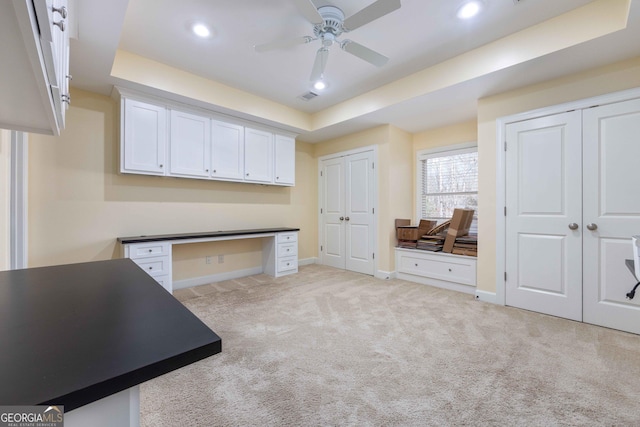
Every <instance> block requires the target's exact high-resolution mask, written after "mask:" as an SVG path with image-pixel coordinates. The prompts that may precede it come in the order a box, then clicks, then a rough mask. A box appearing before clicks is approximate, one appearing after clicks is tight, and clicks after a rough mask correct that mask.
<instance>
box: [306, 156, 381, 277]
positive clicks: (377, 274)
mask: <svg viewBox="0 0 640 427" xmlns="http://www.w3.org/2000/svg"><path fill="white" fill-rule="evenodd" d="M367 151H372V152H373V162H374V165H376V167H375V172H376V173H374V174H373V207H374V211H375V212H376V214H375V215H373V230H374V232H373V251H374V253H379V251H378V215H379V214H378V213H379V212H380V210H379V209H378V171H379V164H378V146H377V145H367V146H365V147H360V148H355V149H352V150H347V151H341V152H338V153H332V154H327V155H324V156H321V157H318V169H317V171H316V173H317V175H316V176H317V177H318V211H317V212H318V248H317V250H318V257H317V260H318V264H323V262H324V260H323V255H322V250H321V246H322V213H321V212H320V209H321V206H322V196H323V191H324V189H323V187H322V179H321V177H320V172H321V171H322V162H323V161H325V160H330V159H336V158H339V157H346V156H350V155H352V154H360V153H365V152H367ZM378 258H379V257H375V258H374V259H373V275H374V277H377V278H383V279H388V278H389V273H388V272H382V271H378Z"/></svg>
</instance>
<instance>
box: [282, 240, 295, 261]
mask: <svg viewBox="0 0 640 427" xmlns="http://www.w3.org/2000/svg"><path fill="white" fill-rule="evenodd" d="M290 256H298V243H297V242H296V243H278V258H282V257H290Z"/></svg>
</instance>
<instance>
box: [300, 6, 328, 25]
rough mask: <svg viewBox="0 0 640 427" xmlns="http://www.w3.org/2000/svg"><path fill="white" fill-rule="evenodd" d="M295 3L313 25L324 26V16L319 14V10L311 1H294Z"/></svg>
mask: <svg viewBox="0 0 640 427" xmlns="http://www.w3.org/2000/svg"><path fill="white" fill-rule="evenodd" d="M293 2H294V3H295V4H296V6H297V7H298V10H300V13H302V16H304V17H305V19H306V20H307V21H309V22H311V23H312V24H314V25H315V24H322V22H323V21H324V19H322V15H320V12H318V8H316V6H315V5H314V4H313V3H312V2H311V0H293Z"/></svg>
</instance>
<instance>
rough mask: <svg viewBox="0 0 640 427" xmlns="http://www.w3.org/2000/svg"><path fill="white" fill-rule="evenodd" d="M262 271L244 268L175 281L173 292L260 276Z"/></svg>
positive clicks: (260, 268) (254, 268) (257, 268)
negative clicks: (255, 275)
mask: <svg viewBox="0 0 640 427" xmlns="http://www.w3.org/2000/svg"><path fill="white" fill-rule="evenodd" d="M263 271H264V270H263V269H262V267H261V266H260V267H253V268H246V269H244V270H235V271H228V272H226V273H218V274H212V275H210V276H201V277H194V278H191V279H184V280H176V281H174V282H173V290H174V291H175V290H176V289H184V288H191V287H193V286H200V285H207V284H209V283H215V282H222V281H224V280H231V279H238V278H240V277H246V276H253V275H254V274H260V273H262V272H263Z"/></svg>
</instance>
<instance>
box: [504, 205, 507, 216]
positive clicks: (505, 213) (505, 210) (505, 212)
mask: <svg viewBox="0 0 640 427" xmlns="http://www.w3.org/2000/svg"><path fill="white" fill-rule="evenodd" d="M504 216H507V207H506V206H505V207H504Z"/></svg>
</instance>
